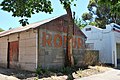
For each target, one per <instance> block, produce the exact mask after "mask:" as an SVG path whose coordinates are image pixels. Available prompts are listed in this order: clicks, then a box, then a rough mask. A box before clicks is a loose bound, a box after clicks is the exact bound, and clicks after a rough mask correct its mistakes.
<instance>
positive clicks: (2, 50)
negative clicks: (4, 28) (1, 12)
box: [0, 30, 36, 71]
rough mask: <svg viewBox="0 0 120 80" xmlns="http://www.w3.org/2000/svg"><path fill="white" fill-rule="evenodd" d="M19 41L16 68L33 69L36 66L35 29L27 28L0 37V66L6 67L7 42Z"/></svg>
mask: <svg viewBox="0 0 120 80" xmlns="http://www.w3.org/2000/svg"><path fill="white" fill-rule="evenodd" d="M12 41H19V60H18V62H17V63H15V66H16V68H19V69H20V68H21V69H23V70H30V71H34V70H35V68H36V31H35V30H34V31H33V30H28V31H24V32H20V33H15V34H11V35H8V36H6V37H1V38H0V66H3V67H7V53H8V42H12Z"/></svg>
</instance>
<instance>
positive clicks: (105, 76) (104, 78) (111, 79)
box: [75, 69, 120, 80]
mask: <svg viewBox="0 0 120 80" xmlns="http://www.w3.org/2000/svg"><path fill="white" fill-rule="evenodd" d="M75 80H120V70H118V69H112V70H109V71H106V72H104V73H101V74H96V75H91V76H88V77H83V78H79V79H75Z"/></svg>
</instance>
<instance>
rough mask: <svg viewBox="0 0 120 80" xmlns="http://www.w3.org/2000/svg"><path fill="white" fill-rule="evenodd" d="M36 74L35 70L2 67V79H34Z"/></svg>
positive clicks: (0, 74)
mask: <svg viewBox="0 0 120 80" xmlns="http://www.w3.org/2000/svg"><path fill="white" fill-rule="evenodd" d="M35 76H36V75H35V73H34V72H30V71H23V70H16V69H6V68H1V67H0V80H19V79H20V80H34V79H35Z"/></svg>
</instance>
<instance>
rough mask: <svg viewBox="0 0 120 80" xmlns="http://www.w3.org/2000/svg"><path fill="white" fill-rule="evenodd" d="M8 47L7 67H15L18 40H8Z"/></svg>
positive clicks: (17, 55)
mask: <svg viewBox="0 0 120 80" xmlns="http://www.w3.org/2000/svg"><path fill="white" fill-rule="evenodd" d="M8 49H9V50H8V56H9V57H8V67H10V68H16V66H17V63H18V59H19V58H18V57H19V42H18V41H13V42H9V44H8Z"/></svg>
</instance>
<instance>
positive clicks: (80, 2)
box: [0, 0, 89, 30]
mask: <svg viewBox="0 0 120 80" xmlns="http://www.w3.org/2000/svg"><path fill="white" fill-rule="evenodd" d="M2 1H3V0H0V2H2ZM51 2H52V7H53V12H52V14H46V13H44V12H40V13H37V14H34V15H32V17H31V18H30V19H29V24H30V23H34V22H38V21H41V20H44V19H48V18H52V17H56V16H60V15H64V14H66V11H65V10H64V9H63V6H62V5H61V4H60V2H59V0H51ZM74 3H75V4H76V7H74V6H72V11H75V13H76V18H81V15H82V14H83V13H84V12H88V9H87V5H88V3H89V0H77V1H75V2H74ZM20 19H21V18H17V17H12V14H11V13H8V12H6V11H2V10H1V9H0V28H2V29H4V30H8V29H9V28H10V27H11V28H15V27H19V26H21V24H20V23H19V20H20Z"/></svg>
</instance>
